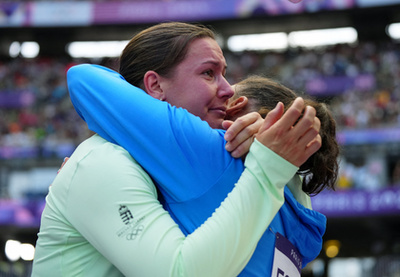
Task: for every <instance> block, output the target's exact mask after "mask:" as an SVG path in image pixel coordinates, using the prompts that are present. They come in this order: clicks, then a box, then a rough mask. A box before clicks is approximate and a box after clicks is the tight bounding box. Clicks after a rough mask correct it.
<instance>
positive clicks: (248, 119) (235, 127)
mask: <svg viewBox="0 0 400 277" xmlns="http://www.w3.org/2000/svg"><path fill="white" fill-rule="evenodd" d="M263 122H264V120H263V119H262V117H261V116H260V114H259V113H256V112H252V113H249V114H246V115H244V116H242V117H240V118H238V119H237V120H235V122H234V123H233V124H232V125H231V126H230V127H229V128H228V130H227V131H226V133H225V139H226V141H227V143H226V145H225V148H226V150H227V151H229V152H232V156H233V157H236V158H238V157H241V156H242V155H245V154H247V152H248V151H249V149H250V146H251V144H252V143H253V141H254V135H255V134H256V133H257V132H258V130H259V129H260V127H261V125H262V123H263Z"/></svg>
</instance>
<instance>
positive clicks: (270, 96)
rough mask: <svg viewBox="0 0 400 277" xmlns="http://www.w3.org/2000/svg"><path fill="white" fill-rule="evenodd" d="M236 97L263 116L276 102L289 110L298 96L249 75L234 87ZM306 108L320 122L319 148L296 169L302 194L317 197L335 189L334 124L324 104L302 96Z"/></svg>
mask: <svg viewBox="0 0 400 277" xmlns="http://www.w3.org/2000/svg"><path fill="white" fill-rule="evenodd" d="M235 90H236V91H235V98H236V97H240V96H246V97H247V98H248V99H249V101H250V102H251V105H252V107H253V108H255V109H256V111H258V112H259V113H260V114H261V115H262V116H263V117H265V116H266V115H267V113H268V112H269V111H270V110H272V109H273V108H274V107H275V106H276V104H277V103H278V102H282V103H283V104H284V105H285V109H288V108H289V107H290V106H291V104H292V103H293V101H294V100H295V99H296V98H297V97H298V95H297V94H296V93H295V92H293V91H292V90H290V89H289V88H287V87H285V86H283V85H281V84H280V83H278V82H276V81H274V80H272V79H269V78H266V77H261V76H251V77H249V78H247V79H245V80H243V81H241V82H239V83H237V84H236V86H235ZM302 97H303V98H304V101H305V103H306V105H309V106H312V107H314V108H315V110H316V115H317V117H318V118H319V120H320V121H321V129H320V132H319V134H320V136H321V138H322V146H321V148H320V149H319V150H318V151H317V152H316V153H314V154H313V155H312V156H311V157H310V158H309V159H308V160H307V161H306V162H305V163H304V164H302V165H301V166H300V168H299V170H298V172H297V173H298V174H299V175H301V176H303V177H304V178H303V186H302V189H303V191H304V192H306V193H308V194H310V195H316V194H318V193H320V192H321V191H322V190H324V189H325V188H330V189H333V190H334V189H335V184H336V181H337V178H338V171H339V165H338V156H339V152H340V149H339V145H338V143H337V140H336V122H335V120H334V118H333V116H332V114H331V112H330V110H329V109H328V107H327V105H326V104H324V103H320V102H317V101H315V100H314V99H312V98H311V97H310V96H305V95H302Z"/></svg>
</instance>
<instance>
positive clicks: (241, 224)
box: [68, 142, 297, 277]
mask: <svg viewBox="0 0 400 277" xmlns="http://www.w3.org/2000/svg"><path fill="white" fill-rule="evenodd" d="M115 147H117V146H115ZM268 151H269V150H268V149H266V148H265V147H263V146H262V145H260V144H259V143H258V142H256V143H255V145H254V147H252V149H251V151H250V154H249V156H248V158H247V160H246V170H245V171H244V173H243V175H242V177H241V179H240V180H239V182H238V183H237V185H236V186H235V188H234V189H233V191H232V192H231V193H230V194H229V196H228V197H227V199H226V200H225V201H224V202H223V203H222V205H221V207H220V208H218V209H217V210H216V212H215V213H214V214H213V215H212V217H211V218H209V219H208V220H207V221H206V222H205V223H204V224H203V225H202V226H201V227H199V228H198V229H197V230H196V231H195V232H194V233H193V234H191V235H189V236H188V237H185V236H184V235H183V234H182V232H181V231H180V229H179V228H178V226H177V225H176V224H175V223H174V221H173V220H172V219H171V217H170V216H169V214H168V213H167V212H166V211H165V210H163V209H162V206H161V205H160V204H159V202H158V201H157V199H156V196H155V189H154V187H153V188H151V187H149V185H148V183H149V182H150V179H149V177H148V176H147V177H146V176H145V175H143V176H142V177H140V178H145V180H146V182H147V185H146V183H145V182H138V180H137V177H138V176H132V174H131V173H129V174H128V172H132V170H133V169H134V168H129V167H121V166H117V165H115V164H113V163H106V162H105V161H103V162H104V163H102V166H103V170H99V168H93V163H94V160H95V159H97V158H98V157H92V159H93V160H87V161H81V162H80V166H81V167H83V168H93V169H90V170H84V171H82V172H77V173H76V174H74V176H75V178H79V179H80V182H79V183H77V184H76V185H77V187H76V189H75V190H73V191H70V193H71V194H70V196H69V199H75V200H76V201H77V202H76V201H74V203H71V206H70V207H69V209H68V210H69V212H70V213H71V214H70V216H69V217H70V219H71V221H72V222H73V223H74V224H75V225H76V226H77V228H78V230H79V231H80V232H81V233H82V234H83V235H84V236H85V237H86V238H87V239H88V240H89V242H90V243H91V244H92V245H93V246H94V247H95V248H96V249H98V251H99V252H100V253H102V255H104V256H105V257H106V258H107V259H108V260H109V261H110V262H111V263H112V264H114V265H115V266H116V267H117V268H118V269H119V270H120V271H121V272H122V273H123V274H124V275H125V276H174V277H175V276H236V275H237V274H238V273H239V272H240V271H241V270H242V269H243V267H244V266H245V265H246V263H247V262H248V260H249V259H250V257H251V255H252V253H253V251H254V249H255V247H256V245H257V242H258V240H259V238H260V237H261V235H262V234H263V233H264V231H265V230H266V228H267V227H268V225H269V224H270V222H271V220H272V219H273V217H274V216H275V214H276V213H277V211H278V210H279V208H280V207H281V205H282V203H283V188H284V185H285V184H286V183H287V182H288V180H289V179H290V177H291V175H293V174H294V172H295V171H296V170H297V168H295V167H292V168H290V170H287V171H286V173H285V174H282V173H281V167H282V165H283V164H284V165H285V166H287V162H286V161H282V162H283V164H282V163H278V162H276V161H275V162H274V163H272V162H271V161H269V160H268V159H267V158H266V157H270V158H275V155H274V153H273V154H272V156H271V155H265V154H266V152H268ZM124 155H125V154H124ZM282 160H283V159H282ZM69 162H70V161H69ZM85 165H87V166H88V167H86V166H85ZM89 166H91V167H89ZM91 171H93V172H91ZM123 175H127V177H126V178H127V179H125V178H122V176H123ZM267 176H268V177H267ZM85 180H87V182H86V181H85ZM129 180H130V181H129ZM125 181H129V182H128V183H129V184H130V185H127V184H125V185H123V184H121V183H122V182H124V183H125ZM103 182H106V183H109V182H111V184H112V185H111V186H107V187H105V188H104V189H103V188H102V189H99V187H98V186H99V184H102V183H103ZM86 183H90V184H93V187H91V186H89V185H88V186H86V185H85V186H84V187H82V184H86ZM74 191H75V192H74ZM89 195H90V197H88V196H89ZM76 203H81V204H80V205H77V204H76ZM83 204H85V207H90V209H89V208H87V209H85V212H84V213H83V212H82V209H81V207H82V205H83ZM120 205H124V206H126V207H127V209H129V211H130V212H131V213H132V215H133V218H134V221H133V222H132V224H133V226H134V227H138V228H139V227H140V228H139V229H135V230H136V231H137V230H142V231H141V232H139V233H138V234H137V236H136V237H132V236H131V235H132V234H133V232H128V231H127V232H124V228H125V227H126V226H125V225H124V224H123V223H122V221H121V219H120V216H119V214H118V209H119V207H120ZM100 215H101V216H100ZM89 218H90V224H88V219H89ZM128 230H130V229H128ZM132 238H134V239H132ZM155 265H157V266H155Z"/></svg>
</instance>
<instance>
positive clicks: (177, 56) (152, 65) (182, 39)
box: [119, 22, 215, 88]
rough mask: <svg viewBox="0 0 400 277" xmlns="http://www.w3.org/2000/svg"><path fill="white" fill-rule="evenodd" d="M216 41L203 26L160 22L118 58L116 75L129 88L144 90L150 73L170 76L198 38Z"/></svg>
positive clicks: (142, 34) (132, 43)
mask: <svg viewBox="0 0 400 277" xmlns="http://www.w3.org/2000/svg"><path fill="white" fill-rule="evenodd" d="M205 37H209V38H212V39H215V34H214V32H213V31H212V30H210V29H209V28H207V27H205V26H203V25H195V24H189V23H182V22H169V23H160V24H157V25H154V26H152V27H150V28H147V29H145V30H143V31H141V32H140V33H138V34H137V35H135V36H134V37H133V38H132V39H131V40H130V41H129V43H128V45H127V46H126V47H125V49H124V50H123V52H122V54H121V56H120V68H119V73H120V74H121V75H122V76H123V77H124V78H125V79H126V80H127V81H128V82H129V83H131V84H132V85H134V86H137V87H141V88H143V77H144V75H145V73H146V72H147V71H149V70H153V71H155V72H157V73H158V74H160V75H162V76H166V77H167V76H169V75H168V74H172V73H171V72H172V71H173V69H174V68H175V66H176V65H178V64H179V63H180V62H181V61H183V60H184V58H185V56H186V53H187V50H188V46H189V44H190V43H191V42H192V41H194V40H195V39H198V38H205Z"/></svg>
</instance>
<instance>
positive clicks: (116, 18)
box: [0, 0, 400, 277]
mask: <svg viewBox="0 0 400 277" xmlns="http://www.w3.org/2000/svg"><path fill="white" fill-rule="evenodd" d="M168 20H179V21H188V22H201V23H204V24H206V25H209V26H211V27H212V28H213V29H214V30H216V31H217V32H218V33H219V35H220V38H221V41H222V42H221V45H222V47H223V49H224V53H225V56H226V59H227V62H228V65H229V68H228V73H227V78H228V80H229V81H230V82H231V83H234V82H236V81H238V80H240V79H241V78H243V77H244V76H246V75H249V74H262V75H266V76H270V77H273V78H275V79H277V80H279V81H281V82H283V83H284V84H286V85H287V86H289V87H291V88H293V89H295V90H296V91H299V92H304V93H307V94H311V95H313V96H315V97H316V98H318V99H320V100H322V101H325V102H327V103H328V104H329V105H330V107H331V108H332V110H333V112H334V115H335V118H336V120H337V123H338V140H339V142H340V144H341V146H342V157H341V162H340V163H341V168H340V172H341V174H340V179H339V181H338V188H337V191H336V192H324V193H322V194H321V195H318V196H316V197H314V198H313V206H314V209H316V210H318V211H321V212H322V213H324V214H326V215H327V217H328V228H327V232H326V234H325V237H324V239H325V245H324V249H323V251H322V252H321V254H320V256H319V258H318V259H317V260H316V261H315V262H314V263H312V264H310V266H308V267H307V268H306V269H304V271H303V275H302V276H329V277H336V276H338V277H344V276H354V277H355V276H363V277H364V276H367V277H374V276H400V232H399V230H400V82H399V80H400V78H399V77H400V48H399V46H400V45H399V41H396V40H393V39H391V38H389V36H388V35H387V33H386V27H387V26H388V24H390V23H395V22H400V1H399V0H303V1H302V2H300V3H298V4H293V3H291V2H289V1H287V0H258V1H246V0H218V1H215V0H204V1H200V0H198V1H191V0H175V1H174V0H169V1H156V0H153V1H105V0H103V1H100V0H99V1H52V2H50V1H32V2H27V1H13V2H1V3H0V132H1V136H0V276H29V274H30V266H31V262H30V261H29V259H28V260H27V261H25V260H23V259H18V258H16V261H14V260H10V258H9V257H7V256H6V255H5V251H4V249H5V245H6V242H7V241H9V240H15V241H20V242H22V243H30V244H32V245H34V244H35V241H36V239H37V236H36V234H37V232H38V228H39V223H40V214H41V211H42V209H43V205H44V197H45V195H46V194H47V190H48V186H49V185H50V184H51V182H52V180H53V179H54V177H55V175H56V173H57V170H58V168H59V166H60V164H61V163H62V160H63V158H64V157H65V156H69V155H70V154H71V153H72V152H73V150H74V149H75V147H76V146H77V145H78V144H79V143H80V142H81V141H83V140H84V139H85V138H87V137H88V136H89V135H90V132H89V130H88V129H87V127H86V125H85V124H84V123H83V121H82V120H81V119H80V118H79V116H78V115H77V114H76V112H75V110H74V109H73V107H72V105H71V103H70V100H69V97H68V91H67V87H66V84H65V73H66V70H68V68H69V67H70V66H72V65H74V64H78V63H82V62H90V63H99V64H103V65H106V66H109V67H112V68H116V64H117V61H116V59H115V58H103V59H99V58H92V59H89V58H87V59H84V58H80V59H77V58H72V57H71V56H69V54H68V53H67V51H66V45H68V43H70V42H73V41H92V40H93V41H96V40H127V39H129V38H131V37H132V36H133V34H134V33H136V32H137V31H138V30H141V29H143V28H144V27H146V26H149V25H152V24H154V23H157V22H161V21H168ZM349 26H351V27H354V28H355V29H356V30H357V33H358V42H357V43H356V44H351V45H348V44H341V45H334V46H329V47H322V48H317V49H305V48H289V49H287V50H285V51H244V52H233V51H230V50H229V49H228V47H227V46H226V40H227V38H229V37H230V36H232V35H238V34H252V33H268V32H291V31H297V30H310V29H325V28H337V27H349ZM15 41H17V42H24V41H36V42H37V43H38V44H39V45H40V53H39V56H38V57H36V58H31V59H30V58H23V57H21V56H19V55H17V56H16V57H10V55H9V49H10V45H11V44H12V42H15ZM336 251H337V253H336Z"/></svg>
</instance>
